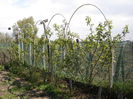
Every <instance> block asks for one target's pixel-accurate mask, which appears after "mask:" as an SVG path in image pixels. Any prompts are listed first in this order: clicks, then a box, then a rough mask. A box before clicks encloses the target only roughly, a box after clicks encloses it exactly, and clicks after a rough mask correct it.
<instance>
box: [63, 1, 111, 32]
mask: <svg viewBox="0 0 133 99" xmlns="http://www.w3.org/2000/svg"><path fill="white" fill-rule="evenodd" d="M84 6H93V7H95V8H97V9H98V10H99V11H100V13H101V14H102V15H103V17H104V19H105V21H107V18H106V16H105V15H104V13H103V11H102V10H101V9H100V8H98V7H97V6H96V5H94V4H90V3H87V4H83V5H81V6H79V7H78V8H77V9H76V10H75V11H74V12H73V14H72V15H71V17H70V19H69V21H68V25H67V27H66V32H67V30H68V27H69V25H70V23H71V20H72V18H73V16H74V15H75V13H76V12H77V11H78V10H79V9H80V8H82V7H84ZM107 22H108V21H107Z"/></svg>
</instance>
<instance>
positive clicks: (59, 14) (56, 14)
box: [47, 13, 67, 28]
mask: <svg viewBox="0 0 133 99" xmlns="http://www.w3.org/2000/svg"><path fill="white" fill-rule="evenodd" d="M56 16H61V17H63V18H64V20H66V18H65V16H64V15H63V14H61V13H55V14H54V15H53V16H52V17H51V18H50V20H49V22H48V24H47V28H48V27H49V25H50V23H51V22H52V20H53V19H54V18H55V17H56ZM66 21H67V20H66Z"/></svg>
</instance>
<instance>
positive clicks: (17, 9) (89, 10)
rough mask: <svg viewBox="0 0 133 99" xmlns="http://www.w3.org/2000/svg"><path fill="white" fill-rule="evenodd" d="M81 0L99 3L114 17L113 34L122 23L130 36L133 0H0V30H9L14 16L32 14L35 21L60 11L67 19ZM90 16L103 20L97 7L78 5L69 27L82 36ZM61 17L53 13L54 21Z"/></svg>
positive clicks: (132, 27) (132, 29)
mask: <svg viewBox="0 0 133 99" xmlns="http://www.w3.org/2000/svg"><path fill="white" fill-rule="evenodd" d="M84 3H91V4H94V5H96V6H98V7H99V8H100V9H101V10H102V11H103V12H104V14H105V15H106V17H107V19H109V20H112V21H113V26H114V29H113V34H117V33H120V32H121V31H122V27H124V25H129V31H130V33H129V34H128V35H127V36H126V39H130V40H133V37H132V36H133V1H132V0H0V32H8V33H10V32H11V31H8V27H11V26H12V25H13V24H15V23H16V21H17V20H19V19H23V18H24V17H29V16H33V17H34V19H35V21H37V20H40V19H46V18H47V19H50V17H51V16H52V15H53V14H55V13H62V14H63V15H64V16H65V17H66V19H67V20H68V19H69V18H70V16H71V14H72V13H73V11H74V10H75V9H76V8H77V7H78V6H80V5H82V4H84ZM86 16H90V17H91V18H92V20H93V22H94V23H95V24H97V23H98V22H103V21H104V18H103V17H102V15H101V14H100V13H99V11H98V10H97V9H96V8H94V7H91V6H86V7H83V8H81V9H80V10H79V11H78V12H77V13H76V15H75V16H74V18H73V19H72V22H71V24H70V27H71V31H73V32H78V33H80V35H81V37H85V36H86V35H87V34H86V33H87V30H88V28H87V26H86V25H85V17H86ZM60 20H62V17H58V18H57V17H56V18H55V19H54V20H53V22H52V23H51V24H53V23H57V24H61V22H60Z"/></svg>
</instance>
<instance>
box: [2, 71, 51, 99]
mask: <svg viewBox="0 0 133 99" xmlns="http://www.w3.org/2000/svg"><path fill="white" fill-rule="evenodd" d="M30 86H31V85H30V84H29V83H28V82H26V81H25V80H23V79H20V78H17V77H14V78H12V77H9V72H7V71H0V99H50V98H49V97H48V96H46V95H45V93H44V92H42V91H39V90H36V89H30ZM28 88H29V89H28ZM40 96H41V97H40Z"/></svg>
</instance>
